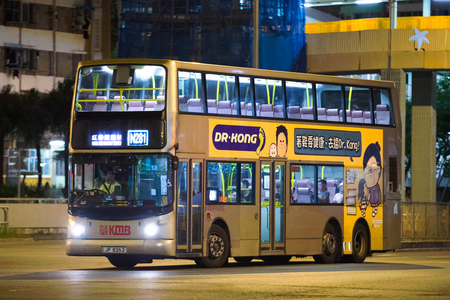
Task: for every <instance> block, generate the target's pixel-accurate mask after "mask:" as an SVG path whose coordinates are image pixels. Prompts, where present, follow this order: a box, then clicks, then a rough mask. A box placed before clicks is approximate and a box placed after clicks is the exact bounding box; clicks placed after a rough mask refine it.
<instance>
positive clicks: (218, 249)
mask: <svg viewBox="0 0 450 300" xmlns="http://www.w3.org/2000/svg"><path fill="white" fill-rule="evenodd" d="M224 251H225V244H224V242H223V240H222V238H221V237H219V236H217V235H213V236H211V239H210V241H209V253H210V255H211V256H212V257H214V258H219V257H220V256H222V254H223V252H224Z"/></svg>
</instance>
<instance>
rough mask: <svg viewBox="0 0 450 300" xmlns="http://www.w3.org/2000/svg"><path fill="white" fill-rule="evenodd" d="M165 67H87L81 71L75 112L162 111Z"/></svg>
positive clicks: (164, 98) (164, 90)
mask: <svg viewBox="0 0 450 300" xmlns="http://www.w3.org/2000/svg"><path fill="white" fill-rule="evenodd" d="M165 92H166V70H165V69H164V68H163V67H161V66H149V65H105V66H86V67H82V68H81V69H80V72H79V74H78V86H77V94H76V107H75V109H76V111H79V112H93V111H95V112H113V111H126V112H129V111H161V110H163V109H164V107H165V101H166V97H165V94H166V93H165Z"/></svg>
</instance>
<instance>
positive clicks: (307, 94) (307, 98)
mask: <svg viewBox="0 0 450 300" xmlns="http://www.w3.org/2000/svg"><path fill="white" fill-rule="evenodd" d="M306 101H307V104H308V107H311V106H310V105H309V91H308V84H307V85H306Z"/></svg>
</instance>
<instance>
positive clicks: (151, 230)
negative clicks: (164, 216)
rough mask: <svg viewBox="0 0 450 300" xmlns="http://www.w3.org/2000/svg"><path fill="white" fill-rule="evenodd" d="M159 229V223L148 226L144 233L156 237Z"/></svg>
mask: <svg viewBox="0 0 450 300" xmlns="http://www.w3.org/2000/svg"><path fill="white" fill-rule="evenodd" d="M158 227H159V226H158V223H152V224H148V225H147V226H145V228H144V232H145V234H146V235H147V236H148V237H152V236H155V235H156V233H157V232H158Z"/></svg>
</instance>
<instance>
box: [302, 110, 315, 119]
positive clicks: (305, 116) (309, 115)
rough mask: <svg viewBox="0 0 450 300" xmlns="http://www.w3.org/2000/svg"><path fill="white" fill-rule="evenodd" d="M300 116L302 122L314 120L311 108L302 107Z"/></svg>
mask: <svg viewBox="0 0 450 300" xmlns="http://www.w3.org/2000/svg"><path fill="white" fill-rule="evenodd" d="M300 115H301V118H302V120H314V111H313V108H312V107H302V108H301V110H300Z"/></svg>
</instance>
